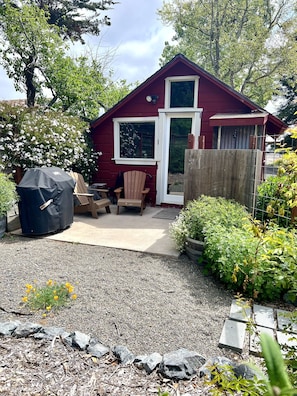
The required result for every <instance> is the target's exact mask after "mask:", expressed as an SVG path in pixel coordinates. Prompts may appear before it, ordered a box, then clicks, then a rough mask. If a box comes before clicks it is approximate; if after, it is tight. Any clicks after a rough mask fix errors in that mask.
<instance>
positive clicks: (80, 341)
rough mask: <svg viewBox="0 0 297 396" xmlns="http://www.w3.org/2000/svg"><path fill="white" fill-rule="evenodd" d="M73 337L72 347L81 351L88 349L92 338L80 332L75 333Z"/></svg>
mask: <svg viewBox="0 0 297 396" xmlns="http://www.w3.org/2000/svg"><path fill="white" fill-rule="evenodd" d="M71 337H72V345H73V346H74V347H76V348H79V349H81V350H85V349H87V347H88V345H89V342H90V338H91V337H90V336H89V335H87V334H84V333H81V332H80V331H75V332H74V333H72V334H71Z"/></svg>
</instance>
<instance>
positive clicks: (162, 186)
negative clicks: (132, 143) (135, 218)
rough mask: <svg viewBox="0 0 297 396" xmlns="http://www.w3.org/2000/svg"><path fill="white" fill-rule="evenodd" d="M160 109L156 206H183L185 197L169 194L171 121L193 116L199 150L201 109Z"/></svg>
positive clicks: (194, 133) (193, 126)
mask: <svg viewBox="0 0 297 396" xmlns="http://www.w3.org/2000/svg"><path fill="white" fill-rule="evenodd" d="M176 110H177V109H174V110H173V109H159V123H158V126H159V133H158V139H159V140H158V143H159V144H158V157H159V161H158V169H157V182H156V184H157V185H156V187H157V188H156V189H157V196H156V204H157V205H160V204H162V203H167V204H176V205H183V196H177V195H169V194H167V170H168V169H167V168H168V152H169V151H168V150H169V137H170V119H171V118H186V117H190V116H192V120H193V121H192V130H191V133H192V134H193V135H194V136H195V145H194V148H198V137H199V136H200V132H201V116H202V110H203V109H201V108H197V109H182V108H181V109H179V110H178V111H176Z"/></svg>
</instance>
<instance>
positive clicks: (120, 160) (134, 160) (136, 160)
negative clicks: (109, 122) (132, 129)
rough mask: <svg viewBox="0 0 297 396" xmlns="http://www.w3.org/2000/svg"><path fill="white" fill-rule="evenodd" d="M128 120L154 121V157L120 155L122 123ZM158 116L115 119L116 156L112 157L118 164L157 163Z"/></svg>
mask: <svg viewBox="0 0 297 396" xmlns="http://www.w3.org/2000/svg"><path fill="white" fill-rule="evenodd" d="M124 122H125V123H127V122H132V123H133V122H154V123H155V141H154V147H155V149H154V158H121V157H120V123H124ZM157 135H158V117H123V118H114V119H113V144H114V157H113V158H112V159H113V160H114V161H115V163H116V164H118V165H155V164H156V162H157V152H158V150H157V143H158V136H157Z"/></svg>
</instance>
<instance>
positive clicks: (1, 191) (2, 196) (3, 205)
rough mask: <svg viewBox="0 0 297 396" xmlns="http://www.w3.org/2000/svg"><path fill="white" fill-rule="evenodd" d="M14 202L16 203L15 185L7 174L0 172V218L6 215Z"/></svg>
mask: <svg viewBox="0 0 297 396" xmlns="http://www.w3.org/2000/svg"><path fill="white" fill-rule="evenodd" d="M15 201H17V193H16V189H15V183H14V182H13V181H11V180H10V178H9V176H8V175H7V174H5V173H2V172H0V217H1V216H3V215H6V212H7V211H8V210H9V209H10V208H11V207H12V205H13V203H14V202H15Z"/></svg>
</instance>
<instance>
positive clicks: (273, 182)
mask: <svg viewBox="0 0 297 396" xmlns="http://www.w3.org/2000/svg"><path fill="white" fill-rule="evenodd" d="M289 131H290V133H291V135H290V136H291V137H292V139H294V140H295V141H296V139H297V128H291V129H290V130H289ZM293 146H294V145H293ZM276 151H277V152H281V153H282V156H281V158H279V159H278V160H277V161H276V162H275V164H276V165H277V166H278V171H277V176H275V177H273V176H272V177H269V178H268V179H267V180H266V181H264V182H263V183H262V184H261V185H260V186H259V187H258V194H257V195H258V196H257V208H256V215H257V217H258V218H260V220H270V221H273V222H276V223H278V224H279V225H281V226H285V227H295V225H296V223H297V217H296V218H295V216H297V215H296V214H295V213H296V210H297V209H296V208H297V150H296V149H295V150H293V149H292V147H287V148H286V147H282V148H280V149H278V150H276ZM263 214H264V215H263Z"/></svg>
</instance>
